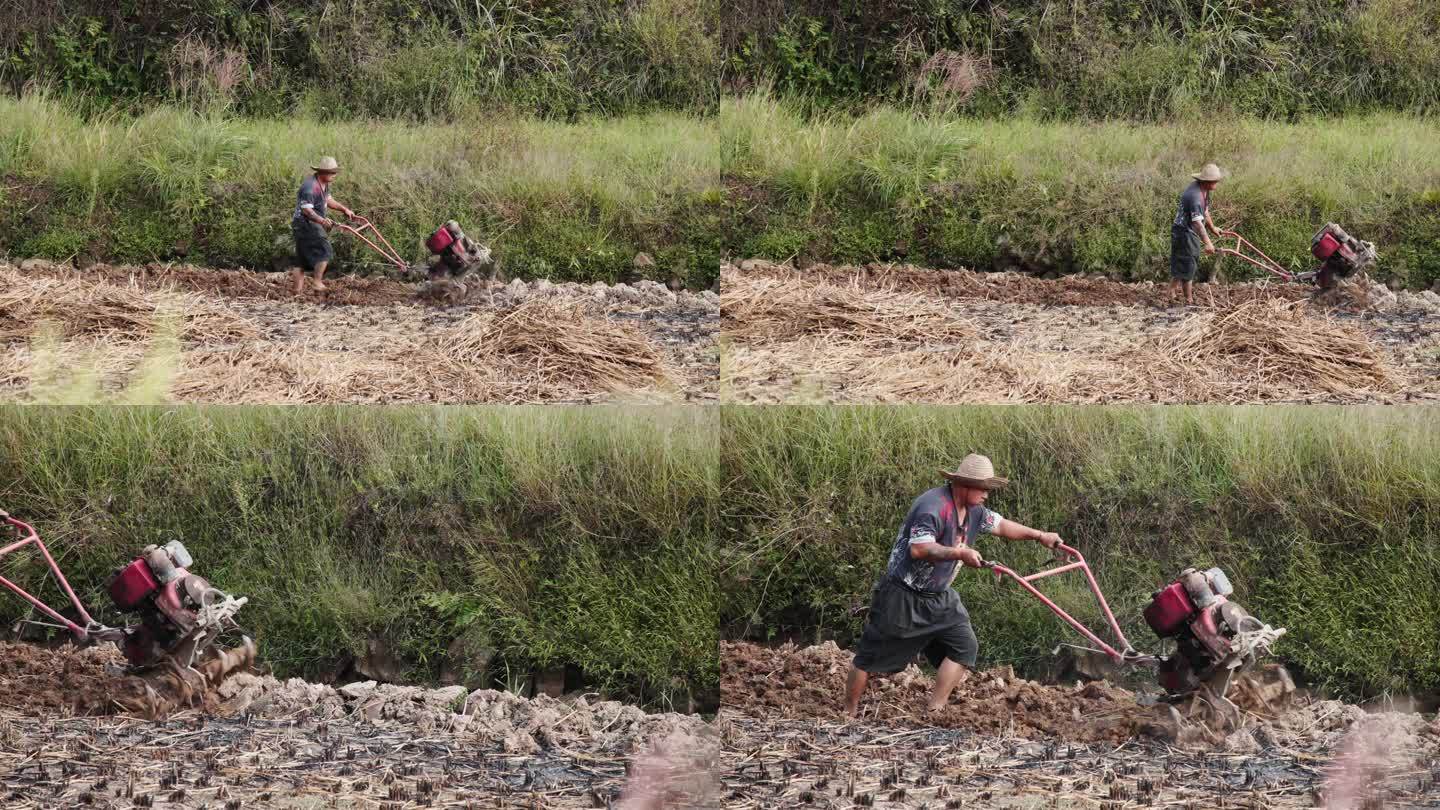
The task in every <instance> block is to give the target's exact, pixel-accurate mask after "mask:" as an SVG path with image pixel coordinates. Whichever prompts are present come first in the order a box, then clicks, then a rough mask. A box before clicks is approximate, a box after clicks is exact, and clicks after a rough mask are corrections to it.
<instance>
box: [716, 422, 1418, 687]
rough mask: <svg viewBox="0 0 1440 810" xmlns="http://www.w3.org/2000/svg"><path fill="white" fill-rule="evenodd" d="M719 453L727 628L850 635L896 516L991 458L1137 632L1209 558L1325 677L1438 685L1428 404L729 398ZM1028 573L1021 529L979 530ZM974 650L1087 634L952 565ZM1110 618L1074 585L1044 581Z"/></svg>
mask: <svg viewBox="0 0 1440 810" xmlns="http://www.w3.org/2000/svg"><path fill="white" fill-rule="evenodd" d="M722 425H723V427H722V431H723V434H724V435H725V436H726V441H725V444H724V445H723V447H722V449H721V465H722V468H723V469H724V475H725V479H726V481H727V482H729V483H728V484H727V487H726V494H725V515H726V517H725V523H726V525H727V527H728V529H727V531H728V532H730V533H733V535H734V536H735V537H736V540H735V541H734V542H733V543H729V544H727V545H726V547H725V549H724V551H725V558H724V560H723V561H722V563H721V567H722V572H723V573H722V576H723V577H724V581H725V582H726V586H725V592H724V596H723V604H722V608H721V616H722V618H721V624H722V633H723V634H724V635H726V636H730V637H735V636H750V637H760V638H763V637H766V636H771V635H786V636H797V635H798V636H800V637H802V638H806V639H810V640H818V639H822V638H831V637H833V638H839V639H840V640H841V641H842V642H848V641H850V640H852V639H854V638H855V637H857V635H858V631H859V628H860V623H861V619H859V618H855V616H854V615H853V614H852V613H851V610H852V609H853V608H856V607H861V606H864V605H865V604H868V597H869V589H870V586H871V584H872V583H873V582H874V581H875V578H876V577H877V576H879V575H880V573H881V571H882V568H883V565H884V561H885V557H886V555H887V553H888V550H889V548H890V545H891V543H893V541H894V537H895V531H896V529H897V527H898V525H899V521H900V520H901V519H902V518H903V516H904V514H905V510H906V509H907V508H909V505H910V503H911V501H912V500H913V498H914V497H915V496H917V495H919V494H920V493H921V492H922V491H924V490H925V489H928V488H929V487H932V486H936V485H937V484H938V483H939V478H938V474H937V472H936V471H937V470H939V469H942V468H945V467H953V465H954V464H955V463H957V462H958V459H959V458H960V457H961V456H963V455H965V454H966V453H968V452H982V453H985V454H987V455H989V456H990V457H991V458H992V459H993V460H994V461H995V464H996V467H997V470H998V472H999V473H1000V474H1001V475H1005V476H1008V477H1010V478H1011V480H1012V482H1013V483H1012V484H1011V486H1009V487H1008V488H1006V489H1003V490H1001V491H999V492H997V493H995V494H994V496H993V497H992V498H991V501H990V504H989V505H990V506H991V507H992V508H994V509H996V510H997V511H999V512H1000V513H1001V514H1002V515H1005V516H1007V517H1012V518H1014V519H1015V520H1018V521H1020V522H1022V523H1025V524H1027V525H1030V526H1034V527H1037V528H1042V529H1049V530H1054V531H1058V532H1059V533H1060V534H1061V536H1062V537H1064V538H1066V540H1067V542H1069V543H1070V544H1071V545H1074V546H1076V547H1077V548H1079V549H1080V550H1081V551H1082V553H1084V554H1085V555H1086V557H1087V559H1088V560H1089V561H1090V563H1091V565H1092V567H1093V568H1094V571H1095V573H1096V576H1097V577H1098V578H1099V581H1100V583H1101V585H1102V587H1103V588H1104V590H1105V593H1106V594H1107V597H1108V598H1109V600H1110V604H1111V606H1112V607H1113V608H1114V610H1115V612H1116V616H1117V618H1119V619H1120V620H1121V622H1122V625H1123V626H1124V629H1125V630H1126V634H1127V635H1128V636H1129V637H1130V639H1131V641H1132V642H1133V643H1135V644H1136V645H1137V646H1139V647H1141V648H1143V649H1150V650H1154V649H1157V648H1158V646H1159V644H1158V641H1157V640H1156V639H1155V638H1154V637H1153V635H1152V634H1151V632H1150V631H1149V629H1148V628H1147V627H1146V626H1145V625H1144V623H1143V621H1141V615H1140V614H1141V610H1142V609H1143V607H1144V605H1145V604H1146V602H1147V600H1148V598H1149V594H1150V592H1151V591H1152V590H1153V589H1155V588H1158V587H1160V586H1161V585H1163V584H1165V583H1166V582H1168V581H1169V580H1170V578H1172V577H1174V576H1175V575H1177V574H1178V573H1179V572H1180V570H1181V569H1183V568H1186V567H1190V566H1200V567H1208V566H1211V565H1220V566H1222V567H1224V568H1225V569H1226V571H1227V572H1228V573H1229V574H1230V577H1231V580H1232V581H1233V582H1234V583H1235V586H1236V598H1237V599H1238V600H1239V601H1240V603H1241V604H1243V605H1245V606H1246V607H1247V608H1249V609H1250V610H1251V611H1252V612H1254V613H1255V614H1256V615H1258V616H1259V617H1261V618H1262V619H1263V620H1264V621H1267V622H1270V623H1272V624H1274V625H1276V626H1284V627H1287V628H1288V629H1289V634H1288V635H1286V636H1285V637H1284V638H1283V639H1282V640H1281V642H1280V643H1279V644H1278V646H1277V651H1278V653H1279V654H1280V656H1281V657H1282V658H1283V659H1284V660H1286V661H1287V662H1289V663H1290V664H1291V665H1292V666H1293V667H1295V668H1296V669H1297V670H1298V671H1300V672H1301V673H1302V675H1303V677H1304V678H1305V679H1307V680H1308V681H1310V682H1311V683H1313V684H1316V685H1318V686H1320V687H1322V688H1325V689H1327V690H1331V691H1333V692H1335V693H1339V694H1344V695H1348V696H1356V697H1368V696H1374V695H1378V694H1383V693H1398V694H1403V693H1413V692H1418V691H1425V690H1435V689H1437V688H1440V648H1437V646H1436V644H1435V639H1436V638H1437V636H1440V615H1437V613H1436V611H1435V610H1434V607H1435V605H1437V604H1440V550H1437V547H1436V545H1435V542H1434V538H1435V536H1436V533H1437V531H1440V429H1437V428H1440V413H1436V412H1434V410H1433V409H1430V410H1426V409H1420V410H1413V409H1403V410H1401V409H1384V408H1368V409H1367V408H1319V407H1316V408H1206V407H1195V408H1191V407H1174V408H1117V407H1102V408H1091V407H1033V406H1026V407H1015V408H1009V407H981V408H971V407H957V408H943V407H903V406H902V407H895V406H888V407H824V408H796V407H773V408H746V407H727V408H725V409H724V411H723V415H722ZM980 548H981V551H982V553H983V554H984V555H985V556H986V557H987V558H988V559H995V560H999V561H1002V562H1006V563H1007V564H1010V565H1011V566H1012V567H1014V568H1016V569H1017V570H1022V571H1023V570H1025V569H1031V570H1038V569H1039V567H1041V566H1042V565H1044V563H1045V556H1044V553H1043V550H1042V549H1040V548H1039V547H1038V546H1036V545H1035V544H1032V543H1009V542H1006V541H1004V540H1001V539H999V538H993V537H992V538H982V541H981V545H980ZM956 588H957V589H958V590H959V591H960V593H961V595H962V598H963V599H964V600H965V602H966V604H967V605H968V606H969V608H970V613H971V616H972V617H973V618H974V620H975V623H976V628H977V632H978V633H979V636H980V644H981V656H982V658H983V659H984V660H985V661H987V662H990V663H1017V664H1019V665H1021V666H1022V667H1023V668H1026V669H1029V670H1031V671H1034V670H1036V669H1039V668H1040V667H1041V665H1042V663H1043V662H1044V661H1046V660H1047V659H1048V657H1049V653H1050V651H1051V650H1052V649H1053V648H1054V647H1055V645H1056V644H1057V643H1059V642H1071V643H1074V642H1077V641H1083V640H1082V639H1079V637H1078V636H1076V635H1075V634H1073V633H1072V632H1071V631H1070V630H1069V629H1068V628H1067V627H1065V626H1064V625H1063V624H1061V622H1060V621H1059V620H1058V619H1056V618H1055V617H1054V616H1053V615H1052V614H1050V613H1049V612H1048V611H1046V610H1045V609H1044V608H1043V607H1042V606H1041V605H1040V603H1039V602H1037V601H1035V600H1034V599H1032V598H1030V597H1029V596H1027V595H1025V594H1024V593H1023V592H1021V591H1020V589H1018V588H1016V587H1015V586H1014V585H1013V583H1006V582H997V581H994V580H993V579H992V578H991V577H989V576H988V575H986V574H983V573H980V572H976V571H968V570H967V571H964V572H962V573H961V575H960V577H959V578H958V580H957V582H956ZM1043 589H1044V590H1045V591H1046V592H1047V593H1051V594H1054V595H1055V596H1056V597H1057V601H1059V602H1060V603H1061V604H1062V605H1064V606H1066V607H1067V609H1070V610H1073V611H1077V612H1078V615H1080V616H1083V617H1085V618H1086V619H1088V620H1089V622H1090V623H1091V626H1092V627H1097V628H1099V627H1103V622H1102V621H1101V620H1100V618H1099V611H1098V608H1097V607H1096V606H1095V604H1094V601H1093V600H1092V599H1090V598H1089V595H1088V591H1087V590H1086V589H1085V587H1084V585H1083V583H1082V582H1081V581H1076V580H1070V581H1067V579H1066V577H1058V578H1054V579H1047V580H1045V582H1044V588H1043Z"/></svg>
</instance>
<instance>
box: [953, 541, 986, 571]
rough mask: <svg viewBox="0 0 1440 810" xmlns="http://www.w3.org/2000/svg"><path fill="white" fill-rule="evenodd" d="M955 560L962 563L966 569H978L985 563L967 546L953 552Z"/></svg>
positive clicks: (977, 553)
mask: <svg viewBox="0 0 1440 810" xmlns="http://www.w3.org/2000/svg"><path fill="white" fill-rule="evenodd" d="M955 559H957V560H959V561H960V562H962V563H964V564H965V567H967V568H979V567H980V566H981V565H982V564H983V563H984V562H985V560H984V559H983V558H982V557H981V556H980V552H978V551H976V550H975V549H973V548H970V547H968V546H967V547H965V548H962V549H960V550H959V551H957V552H955Z"/></svg>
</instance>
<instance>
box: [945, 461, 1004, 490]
mask: <svg viewBox="0 0 1440 810" xmlns="http://www.w3.org/2000/svg"><path fill="white" fill-rule="evenodd" d="M940 474H941V475H943V476H945V479H946V480H948V481H954V482H955V483H957V484H964V485H965V486H967V487H976V488H978V489H999V488H1001V487H1003V486H1005V485H1006V484H1008V483H1010V479H1008V478H999V477H997V476H996V475H995V465H994V464H991V463H990V459H989V458H987V457H986V456H982V455H980V454H978V453H971V454H970V455H968V456H966V457H965V458H963V459H961V460H960V467H959V468H958V469H956V470H955V472H945V471H944V470H941V471H940Z"/></svg>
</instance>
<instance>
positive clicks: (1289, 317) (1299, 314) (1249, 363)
mask: <svg viewBox="0 0 1440 810" xmlns="http://www.w3.org/2000/svg"><path fill="white" fill-rule="evenodd" d="M1156 349H1157V353H1158V354H1159V355H1160V362H1158V363H1156V364H1154V365H1156V366H1157V367H1158V368H1157V370H1158V371H1159V372H1160V374H1161V376H1162V378H1163V379H1164V380H1165V381H1166V382H1168V383H1170V384H1175V385H1182V386H1184V387H1185V389H1186V390H1187V391H1189V392H1193V393H1195V394H1196V395H1197V396H1198V395H1199V391H1200V390H1207V391H1211V392H1213V394H1212V396H1211V397H1210V398H1212V399H1217V398H1218V399H1222V400H1224V401H1228V402H1253V401H1257V400H1266V399H1289V398H1297V397H1303V396H1305V395H1306V394H1307V393H1314V392H1317V391H1319V392H1324V393H1326V394H1333V395H1335V396H1337V397H1340V398H1346V399H1363V398H1366V397H1367V396H1368V395H1374V394H1380V395H1385V394H1393V393H1395V392H1397V391H1399V390H1400V389H1401V388H1402V387H1403V386H1404V382H1405V381H1404V379H1403V378H1402V377H1401V375H1400V373H1399V372H1398V371H1396V370H1394V369H1392V368H1391V367H1390V366H1389V364H1388V363H1387V362H1386V361H1385V358H1384V357H1383V356H1382V355H1381V354H1380V352H1379V350H1377V349H1376V347H1375V345H1374V344H1373V343H1372V342H1371V341H1370V339H1369V338H1368V337H1366V336H1365V334H1364V333H1363V332H1361V331H1360V330H1359V329H1357V328H1355V327H1354V326H1351V325H1349V324H1346V323H1342V322H1340V321H1338V320H1336V319H1335V318H1333V317H1330V316H1328V315H1323V314H1316V313H1315V312H1313V311H1312V310H1310V309H1308V308H1307V307H1306V305H1305V304H1304V303H1303V302H1294V303H1287V302H1284V301H1263V300H1256V301H1250V302H1247V303H1245V304H1241V305H1240V306H1237V307H1235V308H1234V309H1231V310H1228V311H1224V312H1216V313H1201V314H1199V315H1195V316H1192V317H1191V318H1189V319H1187V320H1186V321H1185V322H1184V323H1182V324H1180V326H1179V328H1178V329H1177V330H1176V332H1175V334H1174V335H1173V336H1172V337H1170V338H1169V339H1167V340H1163V341H1161V342H1160V343H1159V345H1158V346H1157V347H1156ZM1167 365H1168V366H1169V368H1168V369H1167V368H1166V366H1167Z"/></svg>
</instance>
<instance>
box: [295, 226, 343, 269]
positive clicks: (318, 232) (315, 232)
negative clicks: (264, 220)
mask: <svg viewBox="0 0 1440 810" xmlns="http://www.w3.org/2000/svg"><path fill="white" fill-rule="evenodd" d="M290 230H291V232H292V233H294V235H295V259H296V260H297V261H298V262H299V263H300V267H301V268H303V269H305V270H314V269H315V265H317V264H319V263H320V262H328V261H330V260H331V259H333V258H335V249H334V248H332V247H331V246H330V238H329V237H328V236H326V235H325V229H323V228H321V227H320V226H319V225H316V224H315V223H313V222H308V221H307V222H304V223H299V222H297V223H294V224H292V225H291V226H290Z"/></svg>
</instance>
